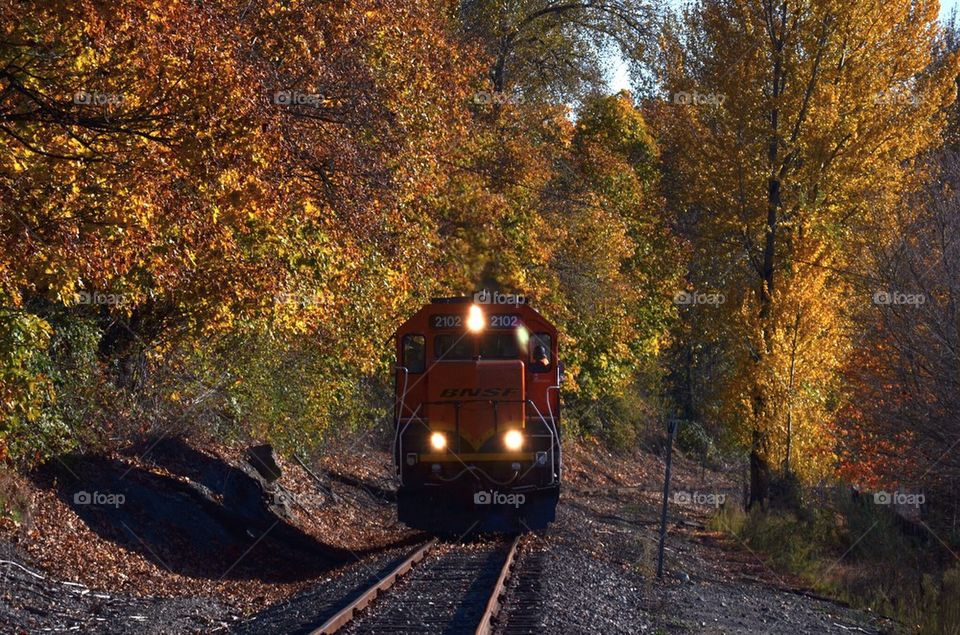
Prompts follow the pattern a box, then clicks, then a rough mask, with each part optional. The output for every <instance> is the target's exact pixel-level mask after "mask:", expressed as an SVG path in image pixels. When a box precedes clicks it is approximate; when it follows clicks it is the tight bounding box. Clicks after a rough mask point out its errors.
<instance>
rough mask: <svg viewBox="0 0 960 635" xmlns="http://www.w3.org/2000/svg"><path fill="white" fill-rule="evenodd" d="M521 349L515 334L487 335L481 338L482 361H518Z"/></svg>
mask: <svg viewBox="0 0 960 635" xmlns="http://www.w3.org/2000/svg"><path fill="white" fill-rule="evenodd" d="M519 357H520V349H519V347H518V346H517V336H516V335H514V334H513V333H487V334H485V335H483V337H481V338H480V359H517V358H519Z"/></svg>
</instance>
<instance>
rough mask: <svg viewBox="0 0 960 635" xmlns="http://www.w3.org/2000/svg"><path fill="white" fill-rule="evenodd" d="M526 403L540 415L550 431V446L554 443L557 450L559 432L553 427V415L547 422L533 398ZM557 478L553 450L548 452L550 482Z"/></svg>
mask: <svg viewBox="0 0 960 635" xmlns="http://www.w3.org/2000/svg"><path fill="white" fill-rule="evenodd" d="M527 403H529V404H530V405H531V406H533V410H534V411H535V412H536V413H537V416H538V417H540V421H542V422H543V425H544V426H545V427H546V428H547V431H548V432H549V433H550V448H551V450H552V449H553V446H554V445H556V446H557V448H558V450H557V451H558V452H559V447H560V433H559V432H557V431H556V430H555V429H554V427H553V415H550V423H547V420H546V419H545V418H544V416H543V413H542V412H540V408H537V404H536V403H534V401H533V399H527ZM556 480H557V472H556V464H555V462H554V460H553V452H552V451H551V452H550V484H551V485H552V484H553V482H554V481H556Z"/></svg>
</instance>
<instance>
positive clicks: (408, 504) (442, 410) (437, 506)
mask: <svg viewBox="0 0 960 635" xmlns="http://www.w3.org/2000/svg"><path fill="white" fill-rule="evenodd" d="M395 341H396V354H397V365H396V384H395V389H396V402H395V416H394V426H395V427H394V444H393V451H394V463H395V467H396V477H397V479H398V489H397V515H398V518H399V520H400V521H401V522H403V523H404V524H406V525H407V526H409V527H413V528H416V529H423V530H427V531H433V532H470V531H477V532H481V531H495V532H516V531H530V530H535V529H541V528H543V527H545V526H546V525H547V524H548V523H549V522H551V521H552V520H554V517H555V511H556V506H557V501H558V500H559V495H560V478H561V474H562V460H561V459H562V455H561V444H560V384H561V380H562V364H560V363H559V361H558V359H557V356H558V342H557V330H556V328H554V326H553V325H552V324H550V323H549V322H548V321H547V320H546V319H544V318H543V316H541V315H540V314H539V313H538V312H537V311H535V310H534V309H533V308H531V307H530V306H529V304H528V303H527V302H526V299H525V298H524V297H523V296H519V295H513V294H502V293H499V292H498V293H492V292H489V291H481V292H478V293H476V294H474V296H473V297H472V298H470V297H455V298H434V299H432V300H431V302H430V304H427V305H426V306H424V307H423V308H421V309H420V310H419V311H417V313H416V314H414V315H413V316H412V317H410V318H409V319H408V320H407V321H406V322H404V323H403V325H402V326H400V328H399V329H397V331H396V333H395Z"/></svg>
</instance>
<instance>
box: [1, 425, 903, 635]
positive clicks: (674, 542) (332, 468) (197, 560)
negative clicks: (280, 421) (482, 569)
mask: <svg viewBox="0 0 960 635" xmlns="http://www.w3.org/2000/svg"><path fill="white" fill-rule="evenodd" d="M334 457H336V458H334ZM565 466H566V472H565V489H564V491H563V494H562V497H561V504H560V507H559V509H558V518H557V522H556V523H554V524H553V525H552V526H551V527H550V528H549V529H547V530H546V531H544V532H542V533H541V534H538V535H537V536H536V537H535V538H534V539H533V540H532V541H529V542H528V543H527V544H526V546H525V548H524V549H523V550H522V551H521V555H520V559H519V565H520V566H519V567H518V571H519V574H518V575H517V576H515V577H514V578H513V580H512V583H511V584H512V586H511V589H512V588H513V587H515V586H516V585H519V584H525V583H527V584H529V583H531V580H530V578H531V577H534V578H536V579H535V580H532V583H533V584H534V585H535V587H536V588H537V589H538V593H537V599H536V601H535V602H533V604H531V603H530V602H529V597H528V596H526V595H525V596H524V598H525V599H524V604H523V606H522V607H520V606H513V605H512V602H513V601H514V600H513V598H512V594H511V592H509V591H508V595H507V599H506V602H507V611H506V616H507V619H506V620H505V621H504V623H502V624H500V625H499V628H500V629H501V631H502V632H516V631H517V630H518V629H520V626H519V623H518V622H517V619H514V620H513V622H511V619H510V617H511V616H514V617H515V618H516V617H518V616H521V615H522V616H523V622H524V623H525V624H529V623H534V624H537V625H538V626H537V629H538V632H547V633H575V632H577V633H580V632H598V633H599V632H603V633H611V632H614V633H635V632H651V633H654V632H664V633H696V632H706V633H757V632H776V633H831V632H835V633H851V632H855V633H887V632H891V633H892V632H900V631H901V630H902V628H901V627H899V626H898V625H897V624H895V623H893V622H891V621H889V620H885V619H882V618H879V617H877V616H874V615H871V614H869V613H865V612H860V611H854V610H851V609H849V608H846V607H844V606H841V605H840V604H837V603H835V602H831V601H828V600H825V599H821V598H818V597H816V596H815V594H812V593H811V592H810V591H809V590H808V589H805V588H804V586H803V585H802V584H801V582H800V581H799V580H797V579H793V578H791V577H789V576H786V575H782V574H779V573H777V572H775V571H772V570H771V569H769V568H768V567H767V566H766V565H765V564H764V562H763V560H762V559H761V558H760V557H759V556H758V555H756V554H754V553H753V552H751V551H750V550H749V548H747V547H746V546H745V545H742V544H738V543H736V541H735V539H732V538H729V537H727V536H725V535H723V534H720V533H717V532H713V531H710V530H708V529H707V528H706V526H707V523H708V520H709V518H710V517H711V515H712V514H713V512H714V511H715V509H716V505H717V504H719V502H720V500H721V497H726V501H727V504H739V500H737V499H738V497H740V496H742V494H741V492H740V490H739V484H738V482H737V481H736V480H735V479H734V478H731V477H730V476H728V475H723V474H720V473H717V472H713V471H710V470H706V469H704V468H702V467H700V466H698V465H696V464H695V463H693V462H691V461H688V460H686V459H685V458H684V457H682V456H676V460H675V462H674V476H673V480H672V491H673V496H672V497H671V511H670V523H669V527H668V529H669V534H668V537H667V542H666V545H667V548H666V555H665V576H664V579H663V580H657V579H656V577H655V575H654V573H655V568H656V553H657V549H656V546H657V532H658V519H659V513H660V505H661V502H662V483H663V461H662V460H661V459H660V458H659V457H658V456H656V455H655V454H652V453H642V452H638V453H637V454H635V455H634V456H631V457H624V456H617V455H613V454H611V453H609V452H607V451H606V450H604V449H603V448H602V447H600V446H598V445H595V444H588V443H581V444H578V445H576V446H572V447H570V448H569V450H568V452H567V455H566V458H565ZM281 467H282V468H283V476H282V477H281V478H280V479H279V481H278V482H277V483H276V484H274V485H266V484H265V483H264V481H263V480H262V479H261V478H260V477H259V476H258V474H257V473H256V471H255V470H253V469H252V468H251V467H250V466H249V465H248V464H247V463H246V461H244V458H243V452H242V451H240V450H239V449H232V448H228V447H224V446H217V445H211V444H203V445H202V446H200V445H198V444H190V443H186V442H183V441H180V440H171V439H161V440H158V441H151V442H150V443H146V444H144V445H143V446H139V447H134V448H129V449H128V450H127V451H125V452H121V453H117V454H115V455H112V456H98V457H84V456H75V457H67V458H64V459H63V460H62V461H58V462H55V463H53V464H51V465H50V466H48V467H46V468H44V469H42V470H39V471H37V472H36V473H34V474H32V475H30V478H28V479H27V478H21V479H20V482H19V483H18V484H17V486H18V487H19V488H21V489H22V491H23V492H25V493H26V497H27V498H28V499H29V500H30V502H31V504H30V509H31V511H30V513H29V514H28V515H27V516H26V517H25V518H23V519H22V521H21V522H19V523H16V524H15V523H12V522H10V521H9V520H8V521H5V522H4V523H2V524H0V632H11V633H34V632H40V631H47V632H69V631H79V632H102V633H129V632H136V633H185V632H204V633H210V632H230V631H233V632H247V633H256V632H264V633H268V632H287V633H292V632H297V631H302V630H308V629H309V628H310V627H311V626H316V625H317V623H318V621H322V620H321V619H320V618H321V617H322V615H323V614H324V612H325V611H326V612H329V611H330V610H331V609H332V608H333V607H334V605H335V604H336V601H337V599H338V598H340V597H342V596H343V595H344V594H345V593H346V591H347V590H348V589H349V588H352V586H356V585H358V584H362V583H363V582H364V581H365V580H366V579H367V578H369V577H371V576H375V575H376V573H377V572H378V571H379V570H381V569H383V568H385V567H389V565H390V564H391V563H392V562H394V561H396V560H397V559H398V558H401V557H402V556H403V555H404V554H406V553H408V552H409V551H410V549H411V548H412V546H413V545H414V544H416V543H418V542H419V541H420V540H422V536H421V535H420V534H417V533H416V532H413V531H410V530H408V529H406V528H404V527H403V526H402V525H399V524H397V523H396V521H395V512H394V509H393V503H392V500H391V498H392V495H393V494H392V479H391V467H390V456H389V454H388V453H386V452H382V451H375V450H369V449H364V448H363V447H362V444H353V443H350V444H346V445H344V446H343V447H341V448H338V449H333V450H332V451H330V452H328V454H327V456H326V458H323V459H321V460H319V461H317V462H316V463H315V464H313V465H311V466H310V467H309V468H307V467H304V466H302V465H300V464H298V463H296V462H281Z"/></svg>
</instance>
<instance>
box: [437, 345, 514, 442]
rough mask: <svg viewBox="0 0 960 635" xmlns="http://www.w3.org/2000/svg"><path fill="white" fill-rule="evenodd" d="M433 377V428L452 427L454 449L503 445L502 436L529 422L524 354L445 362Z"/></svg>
mask: <svg viewBox="0 0 960 635" xmlns="http://www.w3.org/2000/svg"><path fill="white" fill-rule="evenodd" d="M427 382H428V384H427V385H428V397H429V398H428V404H427V406H426V412H427V420H428V421H429V422H430V429H431V430H433V431H438V432H444V433H446V434H447V437H448V439H449V440H450V442H451V443H450V447H451V449H452V450H454V451H458V452H467V451H474V452H475V451H480V450H481V449H483V448H485V446H488V447H489V446H491V445H498V446H499V439H498V438H497V437H499V436H500V435H502V434H503V433H505V432H506V431H508V430H522V429H523V427H524V422H525V421H526V404H525V395H526V392H525V388H526V387H525V385H524V366H523V362H522V361H520V360H458V361H450V362H440V363H439V364H437V365H436V366H435V367H434V368H433V369H431V372H430V376H429V377H428V378H427ZM458 443H459V446H460V447H458Z"/></svg>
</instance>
